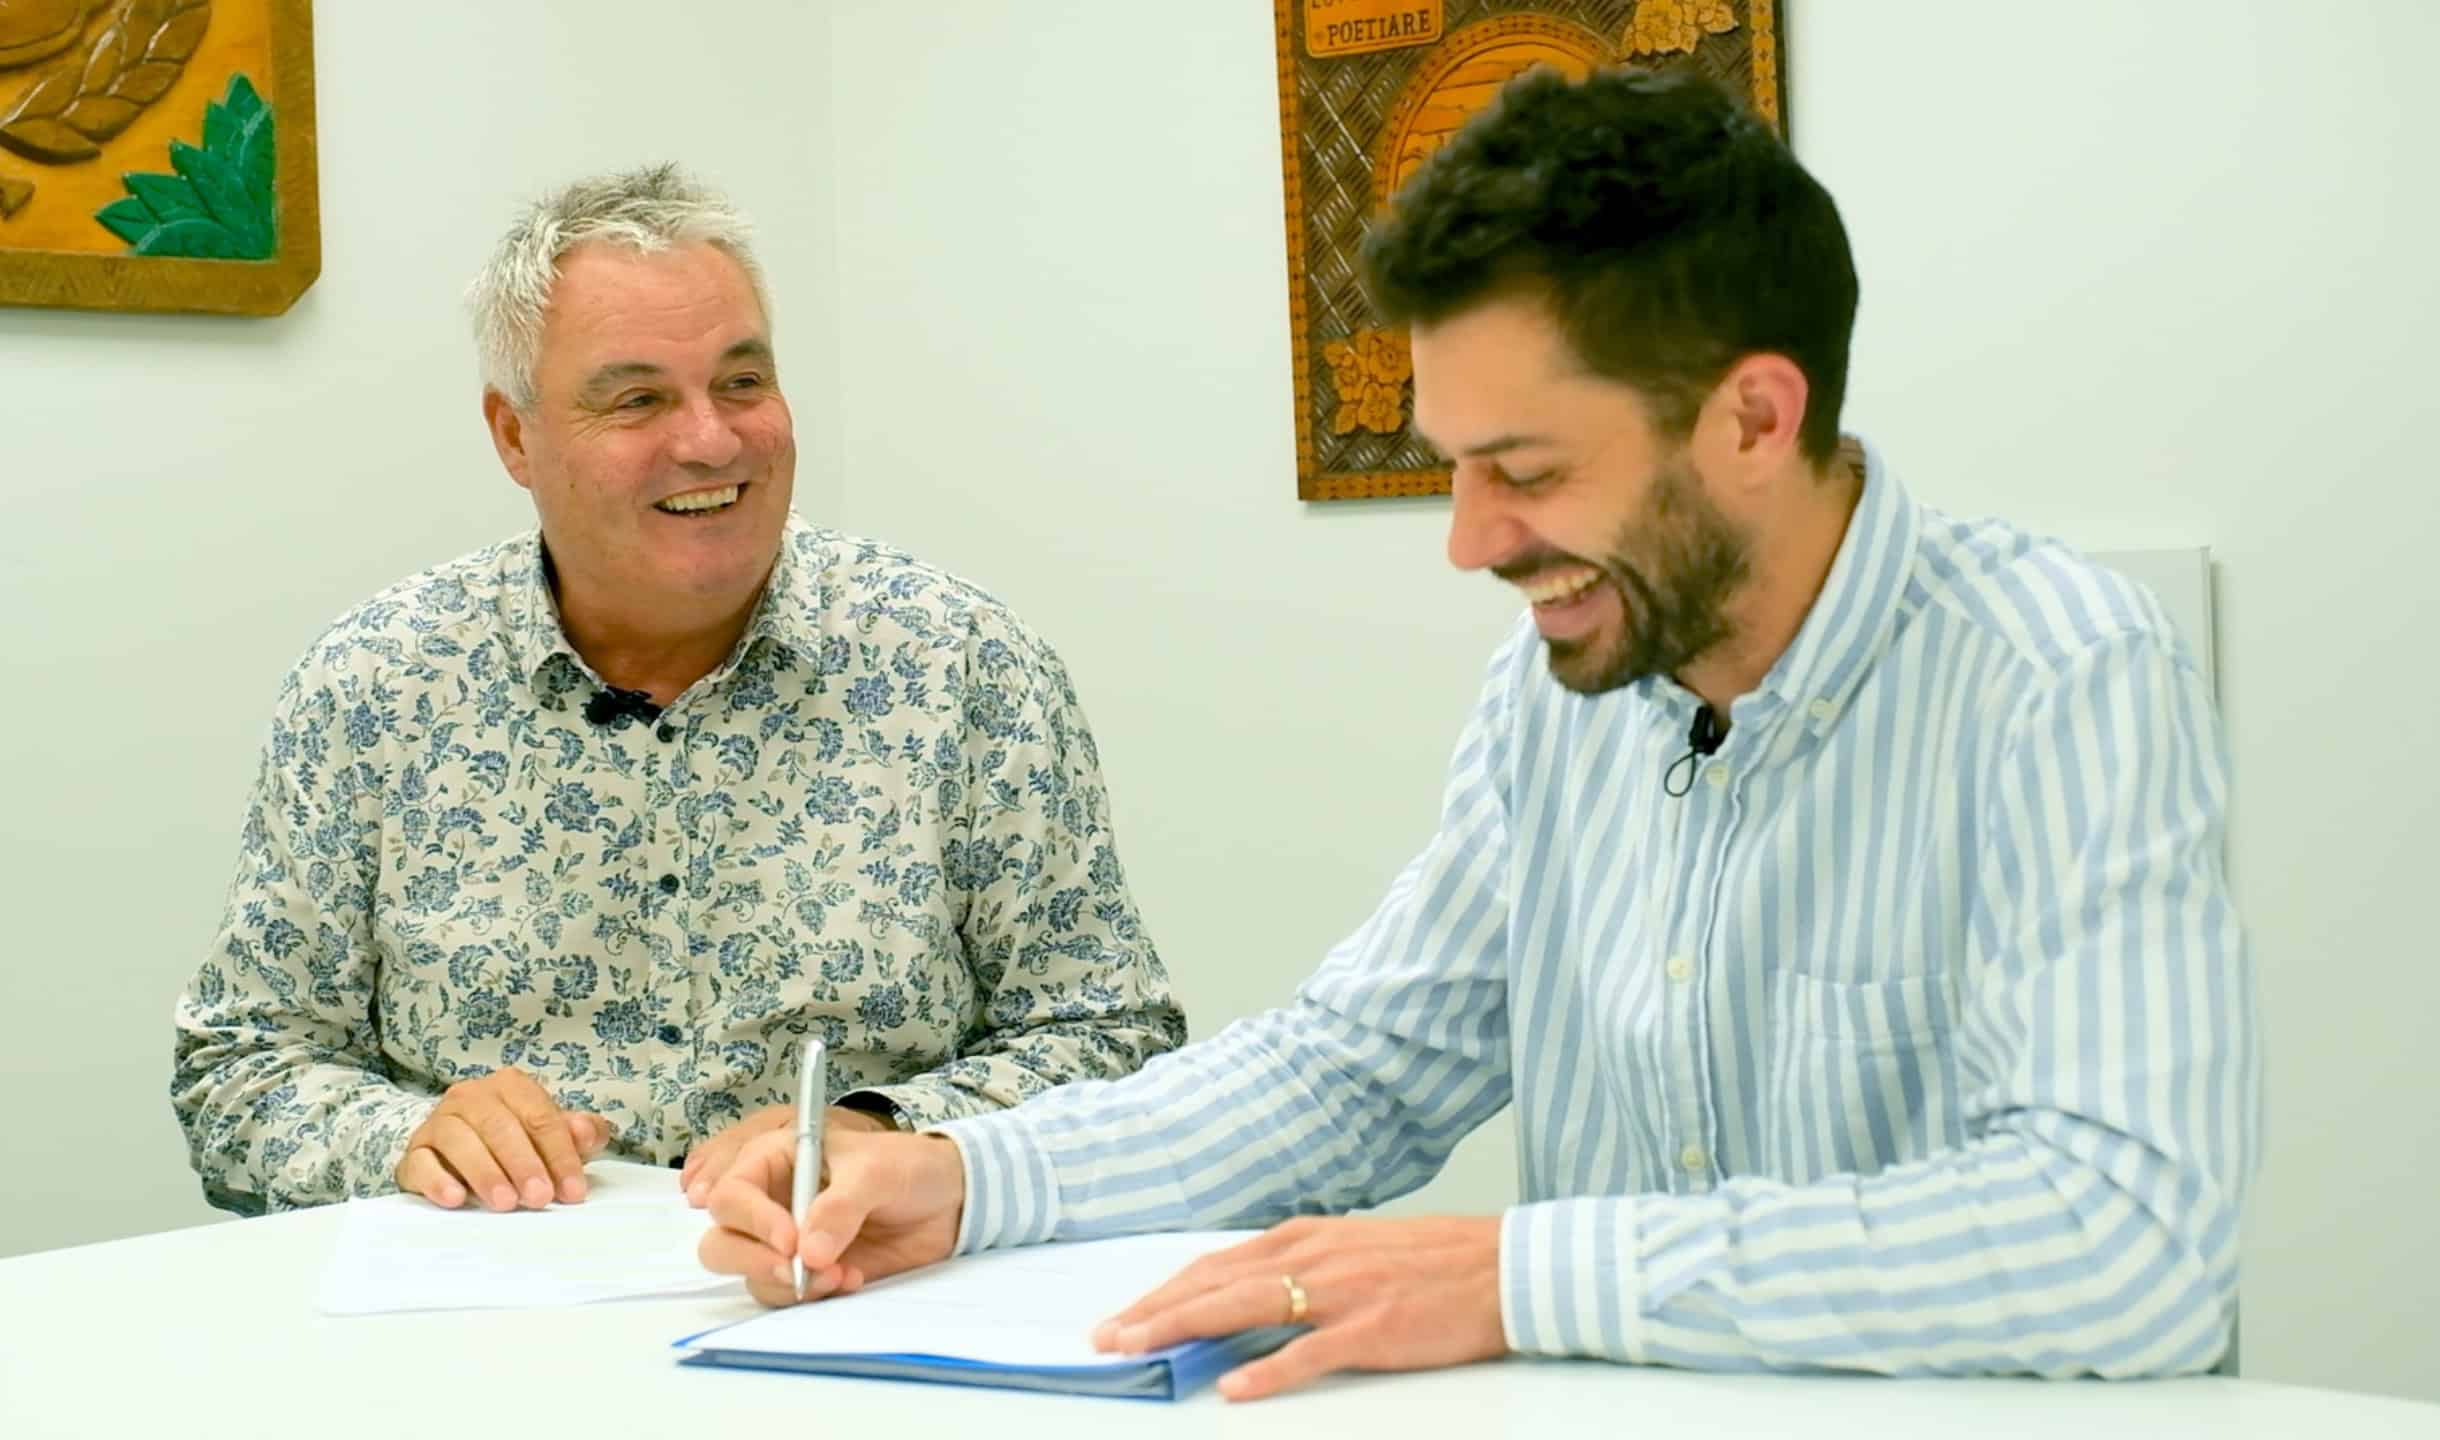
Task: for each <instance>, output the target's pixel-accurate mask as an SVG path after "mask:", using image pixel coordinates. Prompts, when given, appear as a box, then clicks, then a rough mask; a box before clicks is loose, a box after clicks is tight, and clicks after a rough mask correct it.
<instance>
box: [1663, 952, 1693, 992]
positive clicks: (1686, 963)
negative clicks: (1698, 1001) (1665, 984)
mask: <svg viewBox="0 0 2440 1440" xmlns="http://www.w3.org/2000/svg"><path fill="white" fill-rule="evenodd" d="M1669 978H1670V979H1672V980H1675V981H1676V982H1677V983H1679V984H1680V985H1683V984H1685V983H1686V982H1687V981H1689V980H1692V979H1693V978H1694V962H1693V961H1692V960H1689V959H1687V958H1686V957H1685V956H1683V955H1672V956H1670V957H1669Z"/></svg>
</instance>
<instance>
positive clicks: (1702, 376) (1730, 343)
mask: <svg viewBox="0 0 2440 1440" xmlns="http://www.w3.org/2000/svg"><path fill="white" fill-rule="evenodd" d="M1363 263H1364V276H1365V290H1366V292H1367V294H1368V295H1369V296H1370V297H1371V300H1372V303H1373V306H1374V308H1375V310H1377V311H1378V312H1379V314H1380V317H1381V319H1382V320H1383V322H1384V323H1386V324H1390V325H1424V326H1429V325H1432V324H1435V323H1437V322H1439V321H1441V320H1445V319H1447V318H1449V317H1450V316H1451V315H1454V314H1456V313H1457V312H1459V311H1461V310H1464V309H1467V308H1469V307H1471V306H1473V305H1476V304H1478V303H1480V302H1482V301H1485V300H1488V299H1492V298H1494V297H1496V296H1500V295H1507V294H1514V293H1539V294H1540V295H1541V296H1542V297H1543V299H1544V301H1545V303H1547V304H1548V305H1549V307H1550V311H1551V315H1552V317H1553V318H1554V319H1555V320H1556V321H1557V322H1558V325H1559V328H1560V332H1561V333H1562V334H1563V335H1564V336H1565V337H1566V339H1567V341H1568V344H1569V345H1570V346H1571V347H1572V348H1573V349H1574V350H1575V352H1576V354H1577V356H1578V357H1579V358H1580V359H1581V360H1582V361H1583V362H1584V364H1585V365H1586V367H1587V368H1589V369H1591V370H1592V371H1593V372H1594V373H1595V374H1598V375H1602V376H1606V377H1608V378H1610V379H1613V380H1619V381H1623V382H1625V383H1627V384H1629V385H1632V386H1634V387H1635V388H1636V389H1637V390H1639V391H1641V392H1642V393H1643V394H1644V396H1645V398H1646V399H1647V400H1648V401H1650V402H1651V404H1652V406H1653V412H1654V416H1655V419H1656V421H1657V422H1658V423H1659V425H1660V427H1661V429H1662V431H1663V432H1664V433H1665V434H1668V435H1669V436H1670V437H1671V438H1673V439H1682V438H1683V437H1684V436H1685V435H1686V434H1687V433H1688V432H1689V431H1691V430H1692V428H1693V426H1694V421H1695V416H1696V413H1697V412H1698V411H1699V410H1700V409H1701V407H1702V403H1703V399H1704V397H1705V396H1707V395H1708V394H1710V393H1711V390H1712V387H1713V386H1715V385H1717V384H1718V383H1719V381H1720V377H1721V376H1723V375H1725V374H1726V373H1727V372H1728V369H1729V367H1730V366H1732V365H1734V364H1735V363H1736V362H1737V361H1738V360H1739V359H1741V358H1743V357H1745V356H1747V355H1753V354H1759V353H1765V352H1767V353H1771V354H1777V355H1784V356H1786V357H1787V358H1788V359H1789V360H1791V361H1793V362H1794V363H1795V364H1796V366H1797V367H1798V368H1799V369H1801V370H1803V371H1804V374H1805V379H1806V382H1807V384H1808V385H1809V386H1810V390H1811V398H1810V400H1809V401H1808V403H1807V405H1806V409H1805V417H1804V423H1803V425H1802V427H1801V431H1800V434H1799V437H1798V438H1799V443H1800V444H1801V446H1802V448H1803V450H1804V453H1805V455H1806V457H1807V458H1808V459H1810V460H1812V461H1814V462H1815V463H1817V464H1819V463H1822V462H1826V461H1827V460H1828V459H1829V458H1830V456H1831V455H1832V454H1833V453H1834V452H1835V451H1836V450H1837V448H1838V416H1839V405H1840V403H1841V401H1842V400H1843V399H1844V398H1845V395H1846V390H1847V345H1848V339H1849V337H1850V336H1851V335H1852V334H1853V332H1854V329H1855V302H1856V279H1855V261H1854V258H1853V256H1852V255H1850V254H1849V252H1848V249H1847V231H1846V227H1844V226H1843V225H1841V224H1840V223H1839V218H1838V207H1837V206H1836V205H1834V204H1833V203H1832V202H1831V199H1830V192H1829V191H1827V190H1824V189H1823V188H1822V187H1821V184H1820V183H1819V182H1818V181H1816V180H1815V179H1814V178H1813V177H1812V176H1811V175H1809V174H1807V173H1806V172H1805V169H1804V167H1803V166H1802V165H1799V164H1798V163H1797V162H1796V157H1795V156H1794V155H1791V154H1790V153H1788V149H1787V147H1786V146H1785V145H1783V144H1781V143H1780V141H1779V139H1778V137H1776V136H1774V135H1773V134H1771V132H1770V131H1769V130H1768V129H1766V128H1764V126H1763V125H1762V124H1761V122H1759V121H1757V120H1756V119H1754V118H1753V117H1752V116H1751V115H1750V114H1748V113H1747V112H1746V111H1745V110H1743V109H1742V108H1741V107H1739V106H1738V104H1737V103H1736V102H1735V101H1734V100H1732V99H1730V98H1729V97H1728V95H1726V94H1725V93H1724V92H1722V91H1721V90H1720V89H1719V87H1717V86H1716V85H1714V84H1712V83H1711V82H1710V81H1708V80H1705V79H1702V78H1701V77H1698V76H1692V75H1687V74H1684V73H1682V72H1680V73H1672V74H1660V73H1655V72H1651V71H1645V70H1634V69H1615V70H1605V71H1601V72H1597V73H1595V74H1594V75H1592V76H1591V77H1589V78H1587V79H1585V80H1584V81H1582V82H1572V81H1570V80H1568V79H1567V78H1566V77H1565V76H1562V75H1560V74H1559V73H1557V72H1556V71H1552V70H1547V69H1539V70H1535V71H1532V72H1530V73H1528V74H1526V75H1524V76H1521V77H1519V78H1518V79H1517V80H1516V81H1514V82H1513V83H1511V84H1510V85H1509V86H1508V88H1507V89H1506V90H1505V91H1503V92H1502V93H1501V95H1500V98H1499V100H1498V101H1497V102H1496V103H1495V104H1494V105H1493V106H1492V108H1491V109H1490V110H1488V111H1486V112H1485V113H1484V114H1482V115H1480V116H1477V117H1476V118H1475V119H1474V120H1473V121H1471V122H1470V123H1468V124H1467V125H1466V127H1465V128H1464V129H1463V130H1461V131H1460V132H1459V133H1458V134H1457V135H1456V136H1454V137H1453V138H1452V139H1451V140H1450V141H1449V143H1448V144H1447V145H1446V146H1444V147H1443V148H1442V149H1441V150H1440V152H1439V153H1438V154H1436V155H1434V156H1433V157H1432V158H1431V159H1430V160H1429V161H1427V162H1426V163H1425V164H1424V166H1423V169H1422V170H1421V171H1420V172H1419V173H1418V174H1417V175H1416V176H1415V178H1414V179H1413V180H1411V181H1409V182H1408V183H1407V185H1406V186H1405V188H1403V189H1401V190H1400V191H1399V192H1398V196H1397V199H1396V200H1395V201H1394V202H1392V206H1391V209H1390V212H1389V214H1388V215H1387V216H1385V217H1384V218H1383V219H1381V220H1380V221H1378V222H1376V223H1375V225H1374V227H1373V229H1372V230H1371V232H1370V233H1369V234H1368V235H1367V236H1366V237H1365V241H1364V252H1363Z"/></svg>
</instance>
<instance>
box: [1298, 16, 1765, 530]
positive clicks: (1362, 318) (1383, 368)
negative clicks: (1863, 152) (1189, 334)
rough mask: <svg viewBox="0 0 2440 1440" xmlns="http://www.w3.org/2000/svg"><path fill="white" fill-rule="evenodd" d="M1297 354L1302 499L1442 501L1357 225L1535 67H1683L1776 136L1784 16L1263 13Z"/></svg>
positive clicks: (1407, 367) (1399, 349)
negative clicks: (1269, 29) (1366, 285)
mask: <svg viewBox="0 0 2440 1440" xmlns="http://www.w3.org/2000/svg"><path fill="white" fill-rule="evenodd" d="M1273 3H1274V5H1275V7H1276V20H1277V33H1278V46H1279V116H1280V124H1279V129H1280V158H1281V163H1282V168H1283V173H1284V176H1285V179H1286V184H1287V220H1288V319H1289V326H1290V330H1291V334H1292V336H1293V342H1294V344H1293V348H1294V352H1295V377H1296V379H1295V404H1296V493H1297V496H1298V497H1299V498H1300V499H1305V500H1354V499H1365V498H1372V497H1378V496H1389V495H1439V494H1446V493H1448V489H1449V475H1448V470H1447V468H1446V467H1445V466H1442V465H1439V464H1437V463H1435V461H1434V459H1433V457H1432V454H1431V452H1430V450H1429V449H1428V448H1427V447H1426V446H1425V445H1424V444H1423V442H1422V440H1421V439H1419V438H1418V437H1416V436H1415V435H1414V434H1413V433H1412V431H1411V429H1410V428H1409V427H1410V423H1411V419H1412V399H1413V397H1412V394H1411V391H1412V383H1411V382H1412V380H1413V367H1412V366H1411V364H1410V363H1409V361H1408V359H1407V351H1406V338H1405V336H1403V335H1400V334H1395V333H1389V332H1384V331H1382V330H1380V329H1378V328H1377V327H1375V326H1374V325H1373V324H1372V321H1371V317H1370V314H1369V312H1368V310H1367V307H1366V305H1365V302H1364V296H1363V292H1362V290H1361V288H1360V287H1359V285H1358V282H1357V274H1356V254H1357V250H1358V247H1359V246H1360V245H1361V244H1362V242H1363V236H1364V224H1365V222H1366V221H1367V220H1368V219H1370V218H1371V217H1372V215H1373V214H1374V212H1375V211H1377V210H1379V209H1380V208H1381V207H1382V206H1384V205H1385V204H1387V203H1388V200H1389V197H1390V196H1391V195H1392V194H1394V193H1396V191H1397V188H1398V187H1399V186H1400V185H1402V184H1404V183H1405V182H1406V180H1407V178H1408V177H1409V176H1411V175H1412V174H1414V172H1415V169H1416V167H1417V166H1419V165H1421V164H1422V163H1423V162H1424V161H1425V160H1426V159H1428V158H1429V157H1430V156H1431V154H1432V152H1433V151H1435V150H1437V149H1439V148H1440V146H1441V145H1443V144H1445V143H1447V141H1448V138H1449V136H1450V135H1452V134H1454V133H1455V132H1456V131H1457V129H1458V127H1459V126H1461V125H1463V124H1464V123H1465V122H1466V121H1467V120H1468V119H1470V118H1471V117H1472V116H1473V115H1474V114H1475V113H1476V112H1478V111H1480V110H1482V109H1483V108H1484V107H1485V106H1487V105H1488V104H1490V103H1491V100H1492V97H1493V96H1495V95H1497V94H1498V93H1499V89H1500V87H1501V86H1502V85H1504V84H1506V83H1507V82H1508V81H1509V80H1511V79H1514V78H1515V77H1516V76H1518V75H1520V74H1522V73H1524V72H1525V71H1527V70H1529V69H1532V68H1533V67H1534V66H1536V65H1551V66H1555V67H1557V68H1558V69H1559V70H1561V71H1562V72H1564V73H1566V74H1568V75H1571V76H1582V75H1584V74H1586V73H1588V72H1590V71H1591V70H1593V69H1595V68H1597V67H1600V66H1605V65H1615V64H1622V63H1623V64H1638V65H1648V66H1653V67H1655V68H1671V67H1679V66H1687V67H1692V68H1694V69H1697V70H1700V71H1702V72H1703V73H1705V74H1707V75H1710V76H1712V77H1713V78H1714V79H1716V80H1718V81H1719V82H1721V84H1722V85H1724V86H1725V87H1727V88H1728V89H1729V90H1731V91H1732V92H1733V93H1735V94H1738V95H1740V96H1743V97H1745V98H1746V99H1747V101H1748V102H1749V103H1750V104H1751V105H1752V106H1753V108H1754V110H1755V112H1756V113H1757V114H1759V115H1761V116H1762V117H1763V118H1764V119H1765V120H1767V121H1768V122H1769V123H1770V124H1771V125H1772V126H1773V127H1774V128H1776V129H1779V130H1780V131H1781V133H1783V134H1784V133H1785V131H1786V124H1787V101H1786V95H1787V58H1786V49H1785V46H1784V45H1783V44H1782V39H1783V29H1782V27H1783V26H1784V24H1785V17H1786V12H1787V5H1786V3H1785V0H1776V3H1775V0H1533V3H1508V0H1273Z"/></svg>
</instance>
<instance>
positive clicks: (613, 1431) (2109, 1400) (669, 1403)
mask: <svg viewBox="0 0 2440 1440" xmlns="http://www.w3.org/2000/svg"><path fill="white" fill-rule="evenodd" d="M336 1221H337V1214H336V1212H334V1211H328V1210H325V1211H314V1212H306V1213H301V1214H291V1215H281V1216H275V1217H272V1218H268V1219H262V1220H248V1221H243V1222H238V1223H233V1224H226V1225H213V1226H205V1227H202V1228H200V1229H194V1230H181V1231H174V1232H171V1233H169V1234H164V1235H147V1236H142V1237H139V1238H137V1239H133V1240H121V1241H115V1242H113V1243H110V1244H106V1245H92V1246H85V1247H82V1248H78V1249H72V1250H55V1251H51V1252H48V1253H45V1254H39V1255H28V1256H22V1257H19V1258H16V1259H9V1260H0V1440H49V1437H53V1436H78V1437H84V1436H122V1435H125V1436H141V1437H145V1440H190V1437H208V1436H246V1437H256V1436H261V1437H282V1436H330V1437H333V1440H375V1437H386V1436H402V1437H405V1436H412V1437H415V1440H435V1437H448V1440H601V1437H609V1436H630V1435H632V1436H649V1437H651V1440H736V1437H753V1440H762V1437H795V1436H821V1437H843V1440H896V1437H899V1436H916V1435H920V1436H932V1435H956V1436H960V1437H965V1440H1033V1437H1041V1440H1092V1437H1095V1436H1102V1435H1109V1436H1126V1437H1131V1440H1143V1437H1147V1436H1150V1437H1157V1440H1190V1437H1195V1436H1203V1435H1261V1436H1297V1435H1315V1436H1327V1437H1330V1440H1424V1437H1434V1436H1442V1435H1449V1436H1459V1437H1464V1440H1493V1437H1507V1436H1514V1437H1518V1440H1528V1437H1530V1440H1543V1437H1547V1436H1564V1435H1574V1434H1584V1435H1623V1436H1633V1437H1637V1440H1660V1437H1671V1436H1701V1437H1705V1440H1711V1437H1720V1436H1730V1435H1771V1436H1795V1437H1807V1436H1818V1437H1839V1440H1843V1437H1846V1436H1855V1437H1858V1440H1894V1437H1904V1436H1914V1435H1926V1436H1939V1437H1942V1440H1959V1437H1965V1440H2002V1437H2009V1436H2019V1435H2026V1436H2032V1435H2039V1436H2072V1437H2076V1440H2100V1437H2105V1436H2119V1435H2130V1436H2132V1435H2140V1436H2145V1437H2160V1436H2185V1435H2192V1436H2211V1437H2214V1440H2249V1437H2261V1440H2274V1437H2275V1440H2294V1437H2298V1436H2304V1437H2309V1440H2343V1437H2354V1436H2418V1437H2440V1406H2433V1405H2417V1404H2412V1403H2409V1402H2406V1401H2401V1400H2384V1399H2377V1398H2373V1397H2370V1396H2360V1395H2347V1394H2341V1393H2338V1392H2334V1391H2324V1390H2307V1389H2299V1388H2295V1387H2291V1386H2284V1385H2269V1384H2263V1383H2260V1382H2257V1381H2247V1380H2220V1379H2202V1380H2177V1381H2162V1382H2153V1383H2143V1384H2099V1383H2042V1382H2036V1381H2010V1380H1977V1381H1900V1382H1893V1381H1884V1380H1874V1379H1868V1378H1854V1379H1849V1378H1818V1379H1815V1378H1807V1379H1793V1378H1791V1379H1780V1378H1752V1377H1731V1376H1706V1375H1691V1374H1681V1373H1676V1372H1671V1371H1662V1370H1638V1369H1632V1368H1627V1367H1619V1366H1609V1365H1598V1364H1549V1363H1534V1362H1526V1361H1510V1362H1507V1363H1503V1364H1497V1365H1483V1366H1476V1367H1473V1368H1471V1369H1466V1370H1456V1371H1444V1372H1440V1373H1438V1374H1427V1375H1396V1376H1352V1377H1345V1378H1341V1379H1338V1380H1335V1381H1332V1382H1330V1383H1328V1384H1325V1385H1323V1386H1321V1387H1319V1388H1317V1389H1315V1390H1312V1391H1310V1392H1307V1393H1303V1394H1298V1395H1292V1396H1288V1397H1284V1398H1282V1399H1278V1400H1269V1401H1263V1402H1261V1403H1258V1404H1253V1405H1244V1406H1232V1405H1230V1404H1228V1403H1227V1402H1225V1401H1223V1400H1221V1399H1220V1398H1219V1397H1218V1396H1217V1395H1216V1394H1213V1393H1211V1392H1209V1391H1206V1392H1204V1393H1202V1394H1200V1395H1198V1396H1196V1397H1195V1398H1193V1399H1191V1400H1189V1401H1186V1402H1184V1403H1182V1404H1178V1405H1155V1404H1147V1403H1145V1402H1141V1401H1126V1400H1086V1399H1072V1398H1068V1397H1064V1396H1043V1395H1024V1394H1016V1393H1008V1392H994V1391H987V1390H967V1389H961V1388H954V1387H946V1386H930V1385H906V1384H894V1383H888V1382H881V1381H870V1380H832V1379H818V1378H813V1377H808V1376H797V1375H772V1374H753V1373H733V1372H719V1371H704V1370H696V1369H688V1368H682V1367H680V1366H679V1365H678V1364H677V1363H676V1361H675V1357H674V1355H673V1354H672V1352H671V1350H670V1349H669V1343H670V1342H671V1341H672V1340H674V1339H676V1338H678V1337H679V1336H681V1335H685V1334H690V1333H692V1332H694V1331H697V1330H701V1329H704V1328H706V1327H707V1326H710V1325H715V1324H718V1323H721V1322H723V1321H726V1320H730V1319H734V1318H737V1317H739V1316H743V1315H746V1314H749V1313H752V1311H753V1305H752V1302H750V1301H748V1300H746V1299H744V1298H743V1296H742V1295H740V1296H739V1297H737V1298H735V1299H721V1298H713V1299H686V1300H645V1301H632V1302H626V1303H618V1304H606V1305H591V1306H582V1307H570V1308H566V1309H554V1310H517V1311H480V1312H459V1313H449V1314H424V1315H391V1316H376V1317H371V1318H364V1319H350V1320H335V1319H329V1318H326V1317H324V1316H322V1315H319V1314H317V1313H315V1311H314V1309H313V1304H312V1296H313V1294H314V1288H315V1284H316V1282H317V1280H318V1278H319V1276H320V1273H321V1268H322V1263H323V1260H324V1258H325V1256H327V1255H328V1253H329V1251H330V1246H331V1242H332V1238H333V1236H334V1235H335V1233H336Z"/></svg>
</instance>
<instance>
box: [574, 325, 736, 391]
mask: <svg viewBox="0 0 2440 1440" xmlns="http://www.w3.org/2000/svg"><path fill="white" fill-rule="evenodd" d="M738 360H760V361H762V362H763V363H765V364H770V363H772V361H773V357H772V354H771V342H770V341H768V340H765V339H763V338H762V337H761V336H759V335H751V336H748V337H746V338H745V339H743V340H740V341H738V342H737V343H736V344H734V345H731V346H730V347H729V348H728V349H726V350H723V351H721V352H720V363H721V364H723V365H726V364H729V363H731V362H733V361H738ZM666 373H668V372H666V371H664V370H663V369H662V368H661V367H660V366H658V365H655V364H653V363H652V362H650V361H648V360H618V361H613V362H612V363H610V364H608V365H604V366H602V367H601V368H600V369H598V370H596V371H594V372H593V373H592V374H591V375H589V376H587V377H586V378H585V384H584V388H583V389H582V390H580V391H578V392H577V393H578V394H580V395H585V396H595V395H599V394H601V393H602V392H603V391H604V390H607V389H609V388H610V387H611V386H613V385H616V384H619V383H620V382H622V381H626V380H652V379H657V378H659V377H660V376H662V375H664V374H666Z"/></svg>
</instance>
